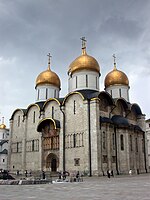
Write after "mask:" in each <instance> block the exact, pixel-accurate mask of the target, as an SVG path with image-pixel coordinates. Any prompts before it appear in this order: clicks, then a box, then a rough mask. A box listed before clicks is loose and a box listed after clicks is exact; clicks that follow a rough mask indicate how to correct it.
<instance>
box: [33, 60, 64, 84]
mask: <svg viewBox="0 0 150 200" xmlns="http://www.w3.org/2000/svg"><path fill="white" fill-rule="evenodd" d="M44 84H51V85H54V86H56V87H58V88H60V79H59V77H58V75H57V74H56V73H55V72H53V71H51V69H50V63H49V65H48V69H47V70H46V71H43V72H41V73H40V74H39V75H38V77H37V79H36V86H35V87H37V86H38V85H44Z"/></svg>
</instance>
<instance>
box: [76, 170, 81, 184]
mask: <svg viewBox="0 0 150 200" xmlns="http://www.w3.org/2000/svg"><path fill="white" fill-rule="evenodd" d="M79 179H80V174H79V171H77V174H76V180H77V181H78V182H79Z"/></svg>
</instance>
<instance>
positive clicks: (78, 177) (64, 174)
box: [58, 171, 83, 182]
mask: <svg viewBox="0 0 150 200" xmlns="http://www.w3.org/2000/svg"><path fill="white" fill-rule="evenodd" d="M67 176H70V182H80V181H83V176H82V175H80V173H79V171H77V173H73V174H70V173H69V172H67V171H64V172H61V171H60V172H58V179H59V180H61V179H62V180H63V181H65V180H66V178H67Z"/></svg>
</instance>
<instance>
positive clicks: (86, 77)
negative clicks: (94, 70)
mask: <svg viewBox="0 0 150 200" xmlns="http://www.w3.org/2000/svg"><path fill="white" fill-rule="evenodd" d="M86 87H88V75H87V74H86Z"/></svg>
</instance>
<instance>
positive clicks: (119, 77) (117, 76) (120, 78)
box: [105, 67, 129, 88]
mask: <svg viewBox="0 0 150 200" xmlns="http://www.w3.org/2000/svg"><path fill="white" fill-rule="evenodd" d="M111 85H127V86H129V80H128V77H127V76H126V74H125V73H124V72H122V71H120V70H117V69H116V67H115V68H114V69H113V70H112V71H111V72H109V73H108V74H107V75H106V77H105V88H107V87H109V86H111Z"/></svg>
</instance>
